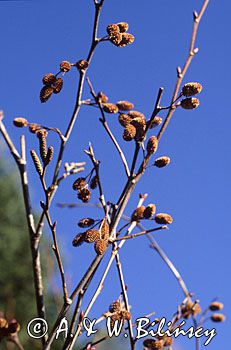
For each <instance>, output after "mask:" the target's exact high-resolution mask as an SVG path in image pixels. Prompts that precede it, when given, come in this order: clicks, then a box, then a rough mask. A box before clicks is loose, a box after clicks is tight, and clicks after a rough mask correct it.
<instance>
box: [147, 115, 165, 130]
mask: <svg viewBox="0 0 231 350" xmlns="http://www.w3.org/2000/svg"><path fill="white" fill-rule="evenodd" d="M162 121H163V119H162V118H161V117H158V116H155V117H154V119H153V120H152V121H151V122H150V126H149V128H150V129H153V128H155V127H156V126H159V125H160V124H161V123H162Z"/></svg>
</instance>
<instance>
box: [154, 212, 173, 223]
mask: <svg viewBox="0 0 231 350" xmlns="http://www.w3.org/2000/svg"><path fill="white" fill-rule="evenodd" d="M155 221H156V223H157V224H160V225H167V224H171V223H172V222H173V218H172V217H171V215H169V214H165V213H159V214H156V216H155Z"/></svg>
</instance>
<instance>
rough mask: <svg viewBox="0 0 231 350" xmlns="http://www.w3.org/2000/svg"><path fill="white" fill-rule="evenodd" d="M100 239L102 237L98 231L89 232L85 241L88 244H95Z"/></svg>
mask: <svg viewBox="0 0 231 350" xmlns="http://www.w3.org/2000/svg"><path fill="white" fill-rule="evenodd" d="M99 237H100V233H99V231H98V230H87V231H86V234H85V238H84V240H85V242H87V243H93V242H95V241H97V240H98V239H99Z"/></svg>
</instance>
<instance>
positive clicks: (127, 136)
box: [123, 124, 136, 142]
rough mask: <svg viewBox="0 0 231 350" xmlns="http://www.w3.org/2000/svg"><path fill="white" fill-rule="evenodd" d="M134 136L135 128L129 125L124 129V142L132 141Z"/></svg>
mask: <svg viewBox="0 0 231 350" xmlns="http://www.w3.org/2000/svg"><path fill="white" fill-rule="evenodd" d="M135 136H136V128H135V126H133V125H131V124H129V125H127V126H126V127H125V129H124V132H123V139H124V141H128V142H129V141H132V140H133V139H134V138H135Z"/></svg>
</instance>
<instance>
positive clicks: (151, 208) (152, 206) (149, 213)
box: [144, 204, 156, 219]
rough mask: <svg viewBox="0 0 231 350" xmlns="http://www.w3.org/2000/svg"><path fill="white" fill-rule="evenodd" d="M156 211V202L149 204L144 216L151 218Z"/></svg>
mask: <svg viewBox="0 0 231 350" xmlns="http://www.w3.org/2000/svg"><path fill="white" fill-rule="evenodd" d="M155 212H156V206H155V204H149V205H148V206H147V207H146V208H145V210H144V218H145V219H150V218H151V217H152V216H153V215H154V214H155Z"/></svg>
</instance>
